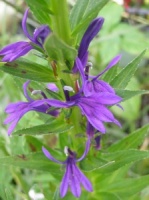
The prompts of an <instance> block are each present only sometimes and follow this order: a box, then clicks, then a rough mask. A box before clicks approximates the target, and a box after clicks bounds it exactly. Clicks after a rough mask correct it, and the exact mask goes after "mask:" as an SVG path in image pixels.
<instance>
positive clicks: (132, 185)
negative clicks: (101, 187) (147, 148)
mask: <svg viewBox="0 0 149 200" xmlns="http://www.w3.org/2000/svg"><path fill="white" fill-rule="evenodd" d="M148 183H149V175H147V176H142V177H137V178H126V179H123V180H121V181H120V180H119V181H117V182H115V183H113V184H107V187H106V188H105V189H106V191H108V192H113V193H114V194H117V195H118V196H120V197H121V199H129V197H131V196H132V195H134V194H136V193H138V192H140V191H141V190H142V189H144V188H145V187H147V186H148Z"/></svg>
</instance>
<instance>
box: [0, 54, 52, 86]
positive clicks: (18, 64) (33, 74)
mask: <svg viewBox="0 0 149 200" xmlns="http://www.w3.org/2000/svg"><path fill="white" fill-rule="evenodd" d="M0 70H2V71H4V72H6V73H8V74H11V75H13V76H17V77H21V78H24V79H30V80H34V81H39V82H55V81H56V79H55V77H54V75H53V71H52V70H50V69H48V68H47V66H43V65H40V64H37V63H35V62H31V61H29V60H26V59H24V58H20V59H18V60H16V61H14V62H11V63H9V62H8V63H3V65H1V66H0Z"/></svg>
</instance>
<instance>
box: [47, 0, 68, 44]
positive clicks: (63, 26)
mask: <svg viewBox="0 0 149 200" xmlns="http://www.w3.org/2000/svg"><path fill="white" fill-rule="evenodd" d="M51 6H52V11H53V13H54V14H53V15H52V22H53V24H52V25H53V27H52V28H53V31H54V32H55V33H56V34H57V35H58V36H59V37H60V38H61V39H62V40H63V41H65V42H66V43H67V44H70V43H71V41H70V25H69V21H68V19H69V18H68V7H67V1H66V0H52V1H51Z"/></svg>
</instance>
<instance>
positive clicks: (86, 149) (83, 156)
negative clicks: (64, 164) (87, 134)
mask: <svg viewBox="0 0 149 200" xmlns="http://www.w3.org/2000/svg"><path fill="white" fill-rule="evenodd" d="M89 149H90V138H88V140H87V142H86V145H85V151H84V153H83V155H82V156H81V157H80V158H79V159H76V162H79V161H81V160H83V159H84V158H85V156H86V155H87V154H88V152H89Z"/></svg>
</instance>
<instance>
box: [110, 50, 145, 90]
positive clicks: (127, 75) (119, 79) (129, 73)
mask: <svg viewBox="0 0 149 200" xmlns="http://www.w3.org/2000/svg"><path fill="white" fill-rule="evenodd" d="M145 52H146V50H144V51H143V52H142V53H141V54H140V55H139V56H138V57H137V58H135V59H134V60H133V61H132V62H130V63H129V64H128V65H127V66H126V67H124V68H123V69H122V70H121V71H120V73H119V74H118V75H117V76H116V77H115V78H114V79H113V80H112V81H111V82H110V85H112V86H113V87H115V88H118V89H125V88H126V86H127V85H128V83H129V81H130V80H131V78H132V77H133V75H134V73H135V72H136V70H137V67H138V65H139V63H140V62H141V60H142V58H143V56H144V54H145Z"/></svg>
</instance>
